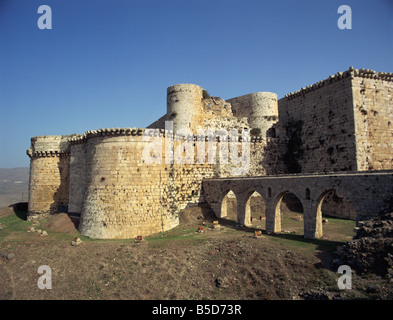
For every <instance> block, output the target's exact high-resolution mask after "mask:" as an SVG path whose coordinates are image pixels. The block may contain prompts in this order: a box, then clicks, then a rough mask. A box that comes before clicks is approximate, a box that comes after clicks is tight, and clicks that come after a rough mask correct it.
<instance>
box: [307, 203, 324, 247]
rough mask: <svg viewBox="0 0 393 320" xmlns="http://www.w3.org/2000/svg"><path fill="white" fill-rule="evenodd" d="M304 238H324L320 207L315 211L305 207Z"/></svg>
mask: <svg viewBox="0 0 393 320" xmlns="http://www.w3.org/2000/svg"><path fill="white" fill-rule="evenodd" d="M303 219H304V237H305V238H306V239H318V238H321V237H322V234H323V233H322V213H321V211H320V210H319V211H318V207H317V208H315V209H314V210H313V209H312V208H310V207H306V206H304V207H303Z"/></svg>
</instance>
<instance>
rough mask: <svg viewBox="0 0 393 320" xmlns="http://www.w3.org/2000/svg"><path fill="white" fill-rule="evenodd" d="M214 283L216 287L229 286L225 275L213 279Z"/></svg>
mask: <svg viewBox="0 0 393 320" xmlns="http://www.w3.org/2000/svg"><path fill="white" fill-rule="evenodd" d="M214 283H215V285H216V287H217V288H228V287H229V281H228V278H227V277H218V278H216V280H214Z"/></svg>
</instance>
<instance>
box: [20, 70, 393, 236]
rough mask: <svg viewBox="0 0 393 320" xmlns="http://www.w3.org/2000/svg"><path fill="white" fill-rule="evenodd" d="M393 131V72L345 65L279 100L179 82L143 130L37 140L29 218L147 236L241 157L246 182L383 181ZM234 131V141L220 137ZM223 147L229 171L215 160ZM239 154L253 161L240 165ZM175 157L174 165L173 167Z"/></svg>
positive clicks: (392, 156) (97, 232) (174, 221)
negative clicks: (51, 217)
mask: <svg viewBox="0 0 393 320" xmlns="http://www.w3.org/2000/svg"><path fill="white" fill-rule="evenodd" d="M168 123H170V124H172V127H169V129H168V127H166V124H168ZM392 126H393V73H384V72H379V73H378V72H375V71H372V70H369V69H360V70H359V69H354V68H353V67H350V68H349V69H348V70H347V71H344V72H338V73H336V74H335V75H332V76H330V77H329V78H327V79H325V80H323V81H319V82H317V83H315V84H313V85H310V86H307V87H303V88H301V90H299V91H296V92H293V93H290V94H287V95H286V96H285V97H283V98H281V99H279V100H278V99H277V95H276V94H275V93H271V92H257V93H251V94H247V95H244V96H240V97H236V98H232V99H228V100H223V99H220V98H218V97H211V96H209V94H208V93H207V92H206V90H204V89H203V88H201V87H200V86H198V85H194V84H177V85H173V86H171V87H169V88H168V89H167V112H166V114H165V115H164V116H162V117H161V118H160V119H158V120H157V121H155V122H154V123H152V124H151V125H150V126H148V128H112V129H98V130H92V131H87V132H85V133H84V134H82V135H80V134H73V135H64V136H54V135H50V136H38V137H33V138H32V139H31V147H30V149H28V150H27V154H28V156H29V157H30V159H31V162H30V185H29V215H30V216H37V215H41V216H42V215H47V214H50V213H55V212H58V211H64V210H66V211H67V212H69V213H70V214H76V215H79V216H80V224H79V231H80V232H81V234H83V235H85V236H89V237H92V238H101V239H114V238H135V237H136V236H138V235H142V236H147V235H151V234H155V233H159V232H162V231H166V230H169V229H171V228H174V227H176V226H177V225H178V224H179V217H178V212H179V211H180V210H181V209H183V208H185V207H187V206H189V205H196V204H198V203H203V202H205V201H206V199H207V198H208V196H209V195H208V194H206V192H207V191H206V190H204V188H203V181H205V180H206V179H213V178H214V179H216V178H230V177H233V176H234V171H233V169H234V168H235V167H236V168H239V167H242V166H243V165H244V161H248V163H247V166H248V167H247V171H245V172H244V173H243V174H242V176H244V177H272V176H277V175H290V174H329V173H337V174H339V173H343V172H344V173H348V172H351V173H354V172H355V173H356V172H368V171H373V172H374V171H381V172H388V173H389V174H391V173H392V171H389V170H392V169H393V130H392ZM200 129H203V130H205V132H215V135H214V143H215V144H214V148H215V151H216V153H215V154H213V156H210V157H211V158H210V160H212V159H213V160H214V161H207V158H208V157H209V154H208V152H207V151H208V150H210V149H211V148H210V149H209V147H208V144H209V143H211V139H210V138H209V137H207V136H206V137H205V136H203V137H202V138H201V137H200V136H199V135H198V130H200ZM206 130H207V131H206ZM209 130H210V131H209ZM233 130H236V132H237V133H238V134H237V135H236V138H234V137H233V136H231V137H230V138H229V137H228V136H227V137H225V132H228V133H229V132H233ZM222 132H224V136H223V135H222ZM179 133H181V134H180V135H179ZM217 133H218V134H217ZM244 133H249V135H244ZM231 139H232V140H233V141H234V145H235V144H236V143H237V146H238V147H239V149H238V150H237V151H236V155H237V156H240V159H241V161H240V162H239V161H238V162H237V163H236V164H235V163H233V162H231V161H221V162H220V161H219V159H218V155H219V154H220V155H221V153H220V152H224V151H225V150H227V149H228V145H229V144H228V141H230V140H231ZM185 141H187V142H188V143H187V144H185ZM246 141H247V142H249V143H248V144H247V148H248V149H247V148H246V147H245V144H242V142H243V143H244V142H246ZM168 145H169V146H172V148H168V147H167V146H168ZM152 146H154V148H153V147H152ZM189 146H191V148H192V149H193V150H191V151H192V152H190V150H189ZM198 146H199V147H201V146H202V147H203V148H199V150H196V149H197V147H198ZM209 146H210V147H211V145H209ZM187 148H188V150H186V149H187ZM179 150H180V151H179ZM200 150H202V153H201V151H200ZM246 151H247V152H249V155H250V156H249V158H248V159H246V158H241V155H242V153H243V155H244V154H245V152H246ZM176 152H177V153H178V155H177V157H178V158H181V159H183V161H182V162H181V163H178V162H176V161H173V158H174V153H176ZM146 154H148V158H149V159H150V161H146ZM231 156H233V154H231ZM201 159H202V160H204V161H201ZM216 160H217V161H216ZM377 179H378V178H377ZM261 181H264V180H263V179H262V180H261ZM283 181H284V180H283ZM261 183H263V182H261ZM389 183H390V182H387V184H389ZM316 184H317V182H316ZM354 188H356V186H354ZM388 188H390V189H388V193H389V192H391V194H393V190H391V189H392V188H391V186H390V185H388ZM266 192H267V191H266ZM307 192H308V193H309V192H310V190H308V191H307ZM270 193H271V189H270V187H269V194H270ZM308 196H309V195H308ZM217 215H218V216H219V215H220V214H217Z"/></svg>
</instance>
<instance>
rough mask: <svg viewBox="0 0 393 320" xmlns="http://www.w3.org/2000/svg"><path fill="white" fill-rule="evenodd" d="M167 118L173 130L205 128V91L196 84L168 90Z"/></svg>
mask: <svg viewBox="0 0 393 320" xmlns="http://www.w3.org/2000/svg"><path fill="white" fill-rule="evenodd" d="M167 117H168V120H172V121H173V130H174V131H175V132H178V131H179V130H180V129H190V130H191V131H192V132H193V133H196V128H197V127H198V126H200V127H202V126H203V89H202V88H201V87H200V86H198V85H195V84H175V85H173V86H171V87H169V88H168V89H167Z"/></svg>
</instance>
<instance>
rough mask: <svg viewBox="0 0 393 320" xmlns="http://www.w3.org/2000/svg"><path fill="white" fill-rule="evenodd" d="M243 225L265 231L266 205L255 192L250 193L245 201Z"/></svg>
mask: <svg viewBox="0 0 393 320" xmlns="http://www.w3.org/2000/svg"><path fill="white" fill-rule="evenodd" d="M245 210H246V216H245V224H246V225H248V226H252V227H254V228H259V229H266V204H265V201H264V200H263V198H262V196H261V195H260V193H259V192H257V191H251V192H250V193H249V195H248V198H247V201H246V208H245Z"/></svg>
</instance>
